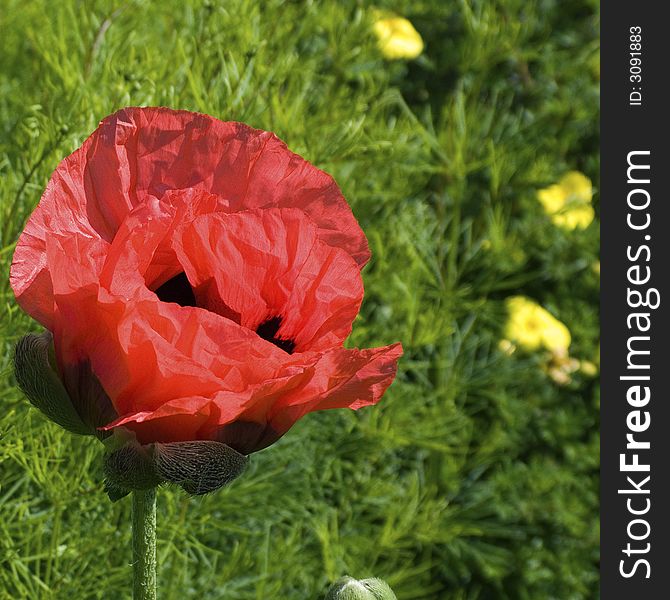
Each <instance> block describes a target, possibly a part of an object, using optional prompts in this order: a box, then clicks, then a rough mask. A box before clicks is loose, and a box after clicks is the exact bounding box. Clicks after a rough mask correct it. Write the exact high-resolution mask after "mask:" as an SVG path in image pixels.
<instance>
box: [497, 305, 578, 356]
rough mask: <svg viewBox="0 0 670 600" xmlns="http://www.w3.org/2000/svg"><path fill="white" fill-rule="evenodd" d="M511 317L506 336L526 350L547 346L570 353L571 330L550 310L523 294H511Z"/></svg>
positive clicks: (508, 308)
mask: <svg viewBox="0 0 670 600" xmlns="http://www.w3.org/2000/svg"><path fill="white" fill-rule="evenodd" d="M506 305H507V310H508V312H509V318H508V321H507V325H506V327H505V337H506V338H507V339H508V340H511V341H512V342H515V343H517V344H518V345H519V346H521V347H522V348H525V349H526V350H537V349H539V348H546V349H547V350H550V351H552V352H558V351H565V352H567V349H568V347H569V346H570V341H571V337H570V331H569V330H568V328H567V327H566V326H565V325H564V324H563V323H561V322H560V321H559V320H558V319H556V318H555V317H554V316H553V315H552V314H551V313H549V312H548V311H546V310H545V309H544V308H542V307H541V306H540V305H539V304H537V303H536V302H534V301H533V300H531V299H530V298H526V297H524V296H512V297H511V298H508V299H507V301H506Z"/></svg>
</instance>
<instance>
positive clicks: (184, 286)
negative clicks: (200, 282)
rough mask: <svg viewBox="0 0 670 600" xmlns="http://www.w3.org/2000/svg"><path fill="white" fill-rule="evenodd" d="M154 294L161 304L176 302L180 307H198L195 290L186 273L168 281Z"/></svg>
mask: <svg viewBox="0 0 670 600" xmlns="http://www.w3.org/2000/svg"><path fill="white" fill-rule="evenodd" d="M154 293H155V294H156V296H158V299H159V300H160V301H161V302H174V303H176V304H179V306H196V303H195V294H194V293H193V288H192V287H191V284H190V283H189V281H188V278H187V277H186V273H184V272H182V273H179V275H175V276H174V277H173V278H172V279H168V280H167V281H166V282H165V283H164V284H163V285H161V286H160V287H159V288H158V289H157V290H155V291H154Z"/></svg>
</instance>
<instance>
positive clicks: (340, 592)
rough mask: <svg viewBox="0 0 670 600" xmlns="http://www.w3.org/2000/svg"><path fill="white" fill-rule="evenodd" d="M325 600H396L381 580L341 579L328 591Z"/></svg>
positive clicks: (391, 591)
mask: <svg viewBox="0 0 670 600" xmlns="http://www.w3.org/2000/svg"><path fill="white" fill-rule="evenodd" d="M326 600H398V599H397V598H396V595H395V594H394V593H393V590H392V589H391V588H390V587H389V586H388V584H387V583H386V582H384V581H382V580H381V579H376V578H373V579H360V580H359V579H354V578H353V577H342V578H341V579H338V580H337V581H336V582H335V583H334V584H333V585H332V586H331V587H330V589H329V590H328V593H327V594H326Z"/></svg>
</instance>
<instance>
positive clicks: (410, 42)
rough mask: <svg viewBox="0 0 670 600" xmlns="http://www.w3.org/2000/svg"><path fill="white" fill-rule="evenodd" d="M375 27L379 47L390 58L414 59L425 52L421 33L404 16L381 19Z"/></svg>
mask: <svg viewBox="0 0 670 600" xmlns="http://www.w3.org/2000/svg"><path fill="white" fill-rule="evenodd" d="M373 29H374V32H375V35H376V36H377V40H378V41H379V49H380V50H381V52H382V54H383V55H384V56H385V57H386V58H388V59H391V60H393V59H397V58H406V59H412V58H416V57H417V56H419V54H421V52H423V39H421V35H420V34H419V32H418V31H417V30H416V29H414V25H412V24H411V23H410V22H409V21H408V20H407V19H405V18H403V17H388V18H385V19H379V20H378V21H377V22H376V23H375V24H374V26H373Z"/></svg>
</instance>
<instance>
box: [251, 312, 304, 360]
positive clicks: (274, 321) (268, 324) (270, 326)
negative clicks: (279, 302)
mask: <svg viewBox="0 0 670 600" xmlns="http://www.w3.org/2000/svg"><path fill="white" fill-rule="evenodd" d="M281 321H282V319H281V317H271V318H269V319H267V320H266V321H263V323H261V324H260V325H259V326H258V327H257V328H256V333H257V334H258V335H259V336H260V337H262V338H263V339H264V340H266V341H268V342H271V343H273V344H274V345H275V346H277V348H280V349H281V350H283V351H284V352H287V353H288V354H293V350H295V342H294V341H293V340H283V339H281V338H278V337H276V336H277V331H279V327H280V326H281Z"/></svg>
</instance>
